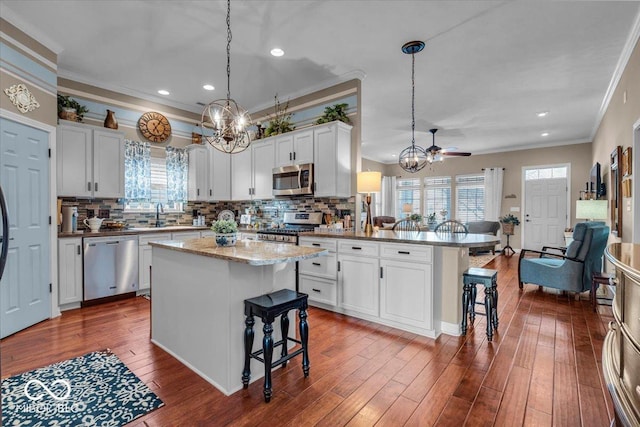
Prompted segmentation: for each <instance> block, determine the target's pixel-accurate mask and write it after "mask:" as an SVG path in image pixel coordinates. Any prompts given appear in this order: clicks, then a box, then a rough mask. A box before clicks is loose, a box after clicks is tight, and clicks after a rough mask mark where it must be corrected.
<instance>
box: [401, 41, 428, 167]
mask: <svg viewBox="0 0 640 427" xmlns="http://www.w3.org/2000/svg"><path fill="white" fill-rule="evenodd" d="M422 49H424V42H421V41H412V42H407V43H405V44H404V45H403V46H402V52H404V53H406V54H411V146H409V147H407V148H405V149H404V150H402V151H401V152H400V156H399V159H398V163H399V164H400V167H401V168H402V169H404V170H406V171H407V172H411V173H415V172H418V171H419V170H420V169H422V168H424V167H425V166H426V165H427V153H426V152H425V151H424V148H422V147H420V146H417V145H416V137H415V128H416V119H415V98H416V90H415V65H416V58H415V54H416V53H418V52H420V51H422Z"/></svg>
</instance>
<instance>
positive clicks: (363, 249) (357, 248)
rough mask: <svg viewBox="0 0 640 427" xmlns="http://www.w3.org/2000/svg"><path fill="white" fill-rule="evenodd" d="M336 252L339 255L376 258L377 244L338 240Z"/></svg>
mask: <svg viewBox="0 0 640 427" xmlns="http://www.w3.org/2000/svg"><path fill="white" fill-rule="evenodd" d="M338 252H340V253H341V254H350V255H362V256H373V257H377V256H378V244H377V243H373V242H367V241H364V240H340V241H339V242H338Z"/></svg>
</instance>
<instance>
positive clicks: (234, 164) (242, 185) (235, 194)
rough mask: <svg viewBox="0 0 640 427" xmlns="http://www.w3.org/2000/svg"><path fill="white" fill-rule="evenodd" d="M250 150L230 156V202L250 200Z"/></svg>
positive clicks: (251, 182) (251, 181)
mask: <svg viewBox="0 0 640 427" xmlns="http://www.w3.org/2000/svg"><path fill="white" fill-rule="evenodd" d="M251 151H252V150H251V148H247V149H246V150H244V151H242V152H240V153H237V154H232V155H231V200H251V194H252V192H253V188H252V187H253V185H252V184H253V179H252V170H251V169H252V165H251Z"/></svg>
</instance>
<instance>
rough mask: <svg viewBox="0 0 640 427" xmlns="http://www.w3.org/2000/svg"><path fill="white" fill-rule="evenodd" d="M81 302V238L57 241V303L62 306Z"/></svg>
mask: <svg viewBox="0 0 640 427" xmlns="http://www.w3.org/2000/svg"><path fill="white" fill-rule="evenodd" d="M81 301H82V238H81V237H71V238H64V239H58V302H59V304H60V305H61V306H62V305H64V304H71V303H79V302H81ZM78 306H79V304H76V305H75V306H74V307H70V308H75V307H78Z"/></svg>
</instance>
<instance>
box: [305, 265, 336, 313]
mask: <svg viewBox="0 0 640 427" xmlns="http://www.w3.org/2000/svg"><path fill="white" fill-rule="evenodd" d="M334 256H335V255H334ZM320 258H323V257H320ZM298 286H299V289H300V292H302V293H305V294H307V295H309V301H311V302H314V301H315V302H320V303H323V304H327V305H330V306H332V307H335V306H336V305H337V304H338V300H337V294H338V291H337V286H336V281H335V279H334V280H330V279H322V278H320V277H315V276H308V275H306V274H305V275H300V280H299V282H298Z"/></svg>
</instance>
